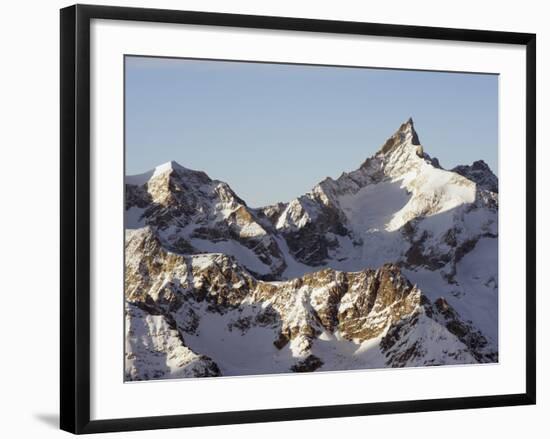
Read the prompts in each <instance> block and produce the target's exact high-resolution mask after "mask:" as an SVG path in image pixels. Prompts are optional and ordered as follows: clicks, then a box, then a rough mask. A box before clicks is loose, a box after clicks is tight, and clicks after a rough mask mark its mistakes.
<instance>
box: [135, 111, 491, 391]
mask: <svg viewBox="0 0 550 439" xmlns="http://www.w3.org/2000/svg"><path fill="white" fill-rule="evenodd" d="M125 200H126V206H125V208H126V214H125V222H126V224H125V229H126V231H125V234H126V237H125V240H126V242H125V297H126V302H125V303H126V305H125V306H126V310H125V318H126V323H125V327H126V350H125V355H126V358H125V376H126V380H151V379H170V378H184V377H212V376H221V375H229V376H231V375H252V374H266V373H290V372H311V371H333V370H350V369H368V368H385V367H413V366H431V365H433V366H436V365H451V364H472V363H491V362H497V361H498V179H497V177H496V176H495V175H494V174H493V173H492V172H491V170H490V169H489V167H488V166H487V165H486V164H485V163H484V162H483V161H477V162H474V163H473V164H472V165H469V166H458V167H456V168H454V169H451V170H447V169H443V168H442V167H441V166H440V164H439V162H438V160H437V159H436V158H432V157H430V156H429V155H428V154H427V153H426V152H425V151H424V148H423V147H422V145H421V144H420V141H419V137H418V135H417V133H416V131H415V129H414V125H413V121H412V119H409V120H408V121H406V122H405V123H403V124H402V125H401V126H400V127H399V129H398V130H397V131H396V132H395V134H394V135H393V136H391V137H390V138H389V139H388V140H387V141H386V143H385V144H384V145H383V146H382V147H381V148H380V149H379V151H378V152H377V153H376V154H375V155H374V156H372V157H370V158H368V159H367V160H365V162H363V163H362V164H361V165H360V166H359V168H358V169H356V170H354V171H352V172H349V173H343V174H342V175H341V176H340V177H339V178H338V179H336V180H334V179H332V178H326V179H325V180H323V181H321V182H320V183H319V184H317V185H316V186H315V187H313V189H312V190H311V191H310V192H308V193H306V194H305V195H302V196H300V197H299V198H296V199H294V200H292V201H290V202H289V203H279V204H276V205H272V206H267V207H263V208H250V207H248V206H247V204H246V202H245V201H244V200H242V199H241V198H239V196H238V195H237V194H236V193H235V192H234V191H233V190H232V189H231V187H230V186H229V185H228V184H227V183H224V182H222V181H217V180H213V179H211V178H210V177H209V176H208V175H207V174H206V173H204V172H202V171H194V170H190V169H187V168H185V167H183V166H181V165H179V164H177V163H175V162H169V163H166V164H164V165H161V166H158V167H157V168H155V169H153V170H152V171H149V172H147V173H145V174H141V175H134V176H127V177H126V198H125Z"/></svg>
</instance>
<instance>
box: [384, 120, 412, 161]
mask: <svg viewBox="0 0 550 439" xmlns="http://www.w3.org/2000/svg"><path fill="white" fill-rule="evenodd" d="M404 148H407V149H410V150H412V151H414V152H415V153H417V155H419V156H420V157H422V156H423V151H422V146H421V144H420V139H419V138H418V133H417V132H416V130H415V129H414V122H413V120H412V117H410V118H409V119H408V120H407V121H406V122H404V123H402V124H401V126H400V127H399V129H398V130H397V131H396V132H395V133H394V134H393V135H392V136H391V137H390V138H389V139H388V140H386V143H384V145H382V148H380V150H379V151H378V152H377V153H376V155H377V156H387V155H391V154H393V153H396V152H398V151H400V150H403V149H404Z"/></svg>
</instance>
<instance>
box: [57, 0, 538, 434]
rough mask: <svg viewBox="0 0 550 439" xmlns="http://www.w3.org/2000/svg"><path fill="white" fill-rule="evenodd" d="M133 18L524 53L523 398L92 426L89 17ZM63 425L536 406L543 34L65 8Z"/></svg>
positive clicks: (87, 427) (88, 427) (82, 428)
mask: <svg viewBox="0 0 550 439" xmlns="http://www.w3.org/2000/svg"><path fill="white" fill-rule="evenodd" d="M92 19H106V20H133V21H142V22H161V23H182V24H195V25H209V26H230V27H243V28H256V29H277V30H293V31H304V32H325V33H334V34H357V35H374V36H385V37H407V38H421V39H437V40H451V41H466V42H486V43H502V44H514V45H522V46H525V47H526V59H527V62H526V66H525V68H526V79H527V81H526V82H527V90H526V96H527V101H526V115H525V117H526V133H525V136H526V137H525V139H526V147H527V152H526V153H527V174H526V175H527V194H526V202H527V211H526V218H527V227H526V239H527V248H526V254H527V259H526V261H525V262H526V274H527V276H526V278H527V283H526V295H527V297H526V322H527V327H526V336H527V339H526V357H525V364H526V376H525V385H526V387H525V388H526V391H525V393H518V394H507V395H494V396H475V397H460V398H446V399H429V400H416V401H393V402H383V403H367V404H348V405H335V406H317V407H299V408H284V409H269V410H253V411H237V412H224V413H201V414H181V415H174V416H151V417H140V418H127V419H103V420H90V394H91V392H90V359H91V358H90V350H89V346H90V213H91V212H90V21H91V20H92ZM60 24H61V29H60V30H61V41H60V48H61V63H60V71H61V72H60V81H61V82H60V85H61V87H60V88H61V113H60V122H61V127H60V129H61V158H60V160H61V163H60V165H61V212H60V213H61V223H60V226H61V243H60V245H61V261H60V262H61V272H60V276H61V303H60V306H61V309H60V311H61V322H60V323H61V337H60V338H61V340H60V342H61V349H60V361H61V371H60V373H61V374H60V379H61V387H60V400H61V404H60V426H61V429H63V430H66V431H69V432H72V433H76V434H80V433H99V432H113V431H128V430H145V429H160V428H173V427H193V426H206V425H220V424H240V423H251V422H267V421H270V422H273V421H285V420H302V419H314V418H327V417H346V416H364V415H375V414H387V413H404V412H427V411H436V410H454V409H471V408H481V407H498V406H515V405H528V404H535V401H536V350H535V345H536V339H535V334H536V333H535V328H536V321H535V288H536V276H535V275H536V273H535V270H536V268H535V265H536V264H535V262H536V261H535V257H536V251H535V241H536V236H535V233H536V232H535V216H536V215H535V209H536V206H535V199H536V192H535V191H536V187H535V181H536V177H535V169H536V166H535V158H536V157H535V155H536V152H535V143H536V116H535V111H536V102H535V99H536V96H535V94H536V77H535V70H536V68H535V67H536V61H535V60H536V54H535V52H536V35H535V34H530V33H514V32H496V31H484V30H466V29H447V28H436V27H424V26H403V25H388V24H377V23H360V22H344V21H329V20H313V19H303V18H288V17H267V16H253V15H235V14H222V13H211V12H191V11H176V10H160V9H142V8H126V7H111V6H89V5H75V6H70V7H67V8H64V9H62V10H61V20H60Z"/></svg>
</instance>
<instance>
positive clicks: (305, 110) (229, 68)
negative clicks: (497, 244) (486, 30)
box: [125, 57, 498, 207]
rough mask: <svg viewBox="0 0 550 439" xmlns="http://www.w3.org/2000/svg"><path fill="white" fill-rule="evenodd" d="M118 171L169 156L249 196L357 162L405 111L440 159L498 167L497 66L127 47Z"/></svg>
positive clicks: (269, 193)
mask: <svg viewBox="0 0 550 439" xmlns="http://www.w3.org/2000/svg"><path fill="white" fill-rule="evenodd" d="M125 62H126V78H125V87H126V88H125V99H126V102H125V117H126V120H125V124H126V125H125V127H126V145H125V146H126V174H127V175H132V174H138V173H142V172H145V171H147V170H149V169H151V168H154V167H155V166H157V165H159V164H161V163H164V162H167V161H169V160H175V161H177V162H178V163H179V164H181V165H182V166H185V167H187V168H191V169H199V170H202V171H205V172H206V173H207V174H208V175H209V176H210V177H211V178H213V179H218V180H223V181H225V182H227V183H228V184H229V185H230V186H231V187H232V188H233V190H234V191H235V192H236V193H237V195H239V196H240V197H241V198H243V199H244V200H245V201H246V202H247V204H248V205H250V206H252V207H260V206H265V205H268V204H273V203H275V202H278V201H290V200H291V199H293V198H295V197H297V196H299V195H302V194H304V193H305V192H307V191H308V190H310V189H311V188H312V187H313V186H314V185H315V184H317V183H318V182H319V181H321V180H322V179H323V178H325V177H327V176H331V177H333V178H337V177H338V176H339V175H340V174H341V173H342V172H343V171H351V170H354V169H357V168H358V167H359V165H360V164H361V163H362V162H363V161H364V160H365V159H366V158H367V157H369V156H371V155H373V154H374V153H375V152H376V151H377V150H378V149H379V148H380V146H381V145H382V144H383V143H384V141H385V140H386V139H387V138H388V137H390V136H391V135H392V134H393V133H394V132H395V131H396V130H397V128H399V125H400V124H401V123H403V122H404V121H405V120H407V119H408V118H409V117H412V118H413V119H414V122H415V128H416V131H417V132H418V135H419V138H420V142H421V143H422V145H423V146H424V151H425V152H427V153H428V154H430V155H431V156H432V157H433V156H435V157H437V158H439V160H440V162H441V165H442V166H443V167H444V168H452V167H454V166H456V165H458V164H470V163H472V162H473V161H475V160H479V159H483V160H485V161H486V162H487V163H488V164H489V166H490V167H491V169H492V170H493V172H495V174H497V175H498V169H497V163H498V76H495V75H480V74H463V73H441V72H419V71H404V70H382V69H367V68H345V67H319V66H303V65H277V64H261V63H243V62H224V61H197V60H184V59H169V58H153V57H147V58H144V57H126V61H125Z"/></svg>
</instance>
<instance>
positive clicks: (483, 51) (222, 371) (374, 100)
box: [61, 5, 536, 433]
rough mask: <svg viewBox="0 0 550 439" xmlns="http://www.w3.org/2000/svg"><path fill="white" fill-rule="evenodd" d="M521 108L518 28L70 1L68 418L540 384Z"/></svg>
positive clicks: (526, 77)
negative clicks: (453, 26) (455, 26)
mask: <svg viewBox="0 0 550 439" xmlns="http://www.w3.org/2000/svg"><path fill="white" fill-rule="evenodd" d="M535 130H536V127H535V35H534V34H526V33H510V32H497V31H482V30H464V29H444V28H428V27H419V26H402V25H389V24H373V23H359V22H340V21H326V20H311V19H304V18H288V17H265V16H246V15H233V14H220V13H209V12H186V11H174V10H155V9H137V8H118V7H103V6H81V5H77V6H71V7H68V8H65V9H62V10H61V428H62V429H64V430H67V431H70V432H73V433H95V432H107V431H123V430H142V429H154V428H169V427H187V426H203V425H218V424H233V423H247V422H264V421H282V420H298V419H312V418H322V417H344V416H361V415H372V414H385V413H402V412H420V411H432V410H448V409H463V408H480V407H495V406H506V405H525V404H534V403H535V393H536V392H535V326H536V324H535ZM144 401H145V402H146V401H151V402H154V404H148V403H144Z"/></svg>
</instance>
